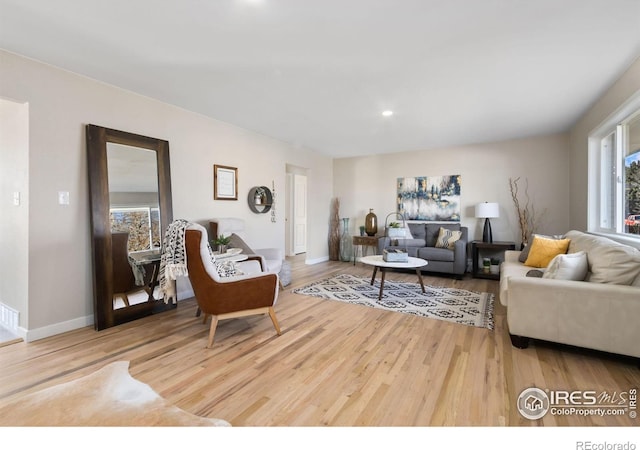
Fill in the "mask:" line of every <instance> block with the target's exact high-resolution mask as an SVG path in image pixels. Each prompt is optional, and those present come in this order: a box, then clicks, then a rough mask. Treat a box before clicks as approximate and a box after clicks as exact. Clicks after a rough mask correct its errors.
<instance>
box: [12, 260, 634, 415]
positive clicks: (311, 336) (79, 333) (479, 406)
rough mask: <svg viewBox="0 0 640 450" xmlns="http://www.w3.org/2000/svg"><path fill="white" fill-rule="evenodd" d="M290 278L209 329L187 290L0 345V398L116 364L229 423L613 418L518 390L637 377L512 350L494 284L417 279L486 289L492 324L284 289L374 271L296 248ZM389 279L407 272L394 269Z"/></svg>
mask: <svg viewBox="0 0 640 450" xmlns="http://www.w3.org/2000/svg"><path fill="white" fill-rule="evenodd" d="M291 260H292V266H293V269H292V273H293V283H292V284H291V285H290V286H288V288H287V289H285V290H284V291H282V292H281V293H280V297H279V300H278V303H277V305H276V312H277V316H278V320H279V322H280V326H281V328H282V336H276V334H275V332H274V329H273V325H272V323H271V320H270V319H269V317H268V316H256V317H246V318H240V319H231V320H228V321H221V322H220V324H219V325H218V330H217V333H216V343H215V344H214V346H213V348H212V349H209V350H208V349H206V348H205V345H206V341H207V334H208V326H207V325H203V324H202V321H201V319H199V318H196V317H195V316H194V313H195V310H196V304H195V301H194V300H193V299H190V300H185V301H181V302H180V303H179V306H178V308H177V309H176V310H173V311H169V312H165V313H162V314H158V315H155V316H152V317H148V318H144V319H141V320H138V321H135V322H131V323H128V324H125V325H121V326H118V327H114V328H111V329H108V330H104V331H100V332H96V331H94V330H93V328H83V329H79V330H75V331H72V332H69V333H64V334H61V335H58V336H53V337H51V338H47V339H42V340H39V341H35V342H31V343H25V342H19V343H15V344H12V345H7V346H4V347H0V401H2V400H9V399H12V398H15V397H16V396H18V395H20V394H22V393H27V392H32V391H35V390H39V389H42V388H44V387H47V386H51V385H54V384H58V383H61V382H64V381H69V380H71V379H74V378H78V377H80V376H83V375H87V374H89V373H91V372H93V371H95V370H97V369H99V368H100V367H102V366H104V365H105V364H107V363H109V362H113V361H119V360H127V361H130V372H131V374H132V375H133V376H134V377H135V378H137V379H139V380H140V381H143V382H145V383H147V384H149V385H150V386H151V387H152V388H153V389H155V390H156V392H158V393H159V394H160V395H162V396H163V397H164V398H166V399H167V400H169V401H171V402H173V403H174V404H176V405H177V406H179V407H180V408H183V409H184V410H186V411H189V412H192V413H194V414H197V415H201V416H206V417H217V418H222V419H225V420H228V421H229V422H231V424H232V425H234V426H448V425H455V426H504V425H507V426H542V425H544V426H554V425H559V426H567V425H571V426H593V425H604V426H617V425H636V426H637V425H639V424H640V422H639V419H631V418H629V416H628V415H625V416H617V417H616V416H608V417H582V416H578V415H570V416H553V415H551V414H547V415H546V416H545V417H544V418H543V419H540V420H537V421H530V420H528V419H525V418H523V417H521V416H520V414H519V413H518V411H517V410H516V399H517V397H518V395H519V394H520V392H521V391H522V390H523V389H525V388H528V387H532V386H537V387H540V388H542V389H552V390H558V389H564V390H570V391H571V390H595V391H598V392H600V391H606V392H609V393H613V392H618V393H619V392H621V391H628V390H629V389H630V388H634V387H635V388H640V370H639V369H638V367H637V361H635V360H630V359H625V358H621V357H615V356H612V355H607V354H601V353H596V352H589V351H583V350H578V349H573V348H566V347H560V346H554V345H551V344H544V343H537V342H534V343H533V345H532V346H530V347H529V348H528V349H525V350H519V349H516V348H513V347H512V346H511V344H510V341H509V335H508V333H507V330H506V316H505V310H504V308H503V307H502V306H501V305H500V302H499V301H498V299H497V293H498V283H497V282H496V281H490V280H479V279H472V278H470V277H469V276H467V277H466V278H465V279H464V280H455V279H453V278H448V277H440V276H429V275H427V276H425V283H426V284H431V285H439V286H456V287H460V288H464V289H469V290H475V291H486V292H491V293H494V294H496V301H495V305H496V307H495V323H496V326H495V330H493V331H491V330H487V329H481V328H476V327H471V326H465V325H457V324H451V323H447V322H443V321H439V320H432V319H425V318H421V317H414V316H410V315H406V314H401V313H395V312H384V311H381V310H377V309H372V308H368V307H364V306H357V305H350V304H345V303H340V302H334V301H329V300H321V299H317V298H312V297H306V296H302V295H299V294H294V293H292V292H291V290H292V289H294V288H296V287H301V286H303V285H305V284H308V283H310V282H313V281H316V280H319V279H322V278H326V277H329V276H331V275H334V274H338V273H352V274H354V275H360V276H367V277H370V276H371V268H370V267H368V266H363V265H361V264H358V265H356V266H355V267H354V266H353V265H352V264H348V263H342V262H326V263H321V264H316V265H312V266H307V265H305V264H304V260H303V258H302V257H295V258H292V259H291ZM387 279H389V280H407V281H409V280H411V281H413V280H415V273H414V274H411V273H393V272H390V273H388V275H387Z"/></svg>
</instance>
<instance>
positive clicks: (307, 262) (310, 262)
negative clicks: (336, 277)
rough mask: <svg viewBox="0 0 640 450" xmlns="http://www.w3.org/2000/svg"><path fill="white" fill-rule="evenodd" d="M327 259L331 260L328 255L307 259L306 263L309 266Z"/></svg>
mask: <svg viewBox="0 0 640 450" xmlns="http://www.w3.org/2000/svg"><path fill="white" fill-rule="evenodd" d="M325 261H329V257H328V256H323V257H322V258H313V259H305V260H304V263H305V264H306V265H308V266H312V265H314V264H320V263H322V262H325Z"/></svg>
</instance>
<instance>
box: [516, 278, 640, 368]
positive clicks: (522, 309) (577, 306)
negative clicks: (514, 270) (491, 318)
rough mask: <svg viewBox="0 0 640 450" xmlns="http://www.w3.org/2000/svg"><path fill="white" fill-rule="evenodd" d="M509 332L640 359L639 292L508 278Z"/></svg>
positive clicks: (620, 287)
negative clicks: (639, 344)
mask: <svg viewBox="0 0 640 450" xmlns="http://www.w3.org/2000/svg"><path fill="white" fill-rule="evenodd" d="M507 283H508V285H507V289H508V291H509V304H508V306H507V323H508V325H509V332H510V333H512V334H516V335H520V336H526V337H531V338H536V339H543V340H547V341H553V342H559V343H563V344H569V345H577V346H580V347H586V348H593V349H596V350H602V351H605V352H612V353H619V354H625V355H630V356H635V357H640V346H638V345H637V343H638V342H640V327H638V326H637V318H638V317H640V289H639V288H637V287H634V286H624V285H615V284H602V283H589V282H586V281H566V280H552V279H546V278H532V277H510V278H509V279H508V282H507Z"/></svg>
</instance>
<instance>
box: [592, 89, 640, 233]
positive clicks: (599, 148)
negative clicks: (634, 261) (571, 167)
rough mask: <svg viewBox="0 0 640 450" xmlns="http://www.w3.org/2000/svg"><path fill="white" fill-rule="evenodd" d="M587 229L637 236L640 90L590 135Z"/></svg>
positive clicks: (639, 223)
mask: <svg viewBox="0 0 640 450" xmlns="http://www.w3.org/2000/svg"><path fill="white" fill-rule="evenodd" d="M589 152H590V160H589V161H590V169H589V194H590V200H589V230H590V231H596V232H602V233H610V234H622V235H627V236H630V237H631V236H635V237H639V238H640V92H639V93H637V94H636V95H635V96H633V97H632V98H631V99H630V100H629V101H628V102H627V103H626V104H625V105H623V106H622V107H621V108H620V109H619V110H618V111H617V112H616V113H614V114H613V115H612V117H611V118H609V119H608V120H607V121H605V123H603V124H602V125H601V126H600V127H599V128H598V129H596V130H595V131H594V132H593V133H592V134H591V135H590V136H589Z"/></svg>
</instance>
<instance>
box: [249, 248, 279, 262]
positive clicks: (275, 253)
mask: <svg viewBox="0 0 640 450" xmlns="http://www.w3.org/2000/svg"><path fill="white" fill-rule="evenodd" d="M254 252H255V253H256V254H258V255H262V256H264V259H273V260H277V261H281V260H283V259H284V252H283V251H282V250H280V249H279V248H258V249H254Z"/></svg>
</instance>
